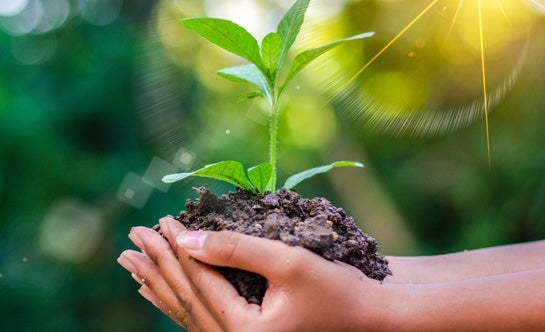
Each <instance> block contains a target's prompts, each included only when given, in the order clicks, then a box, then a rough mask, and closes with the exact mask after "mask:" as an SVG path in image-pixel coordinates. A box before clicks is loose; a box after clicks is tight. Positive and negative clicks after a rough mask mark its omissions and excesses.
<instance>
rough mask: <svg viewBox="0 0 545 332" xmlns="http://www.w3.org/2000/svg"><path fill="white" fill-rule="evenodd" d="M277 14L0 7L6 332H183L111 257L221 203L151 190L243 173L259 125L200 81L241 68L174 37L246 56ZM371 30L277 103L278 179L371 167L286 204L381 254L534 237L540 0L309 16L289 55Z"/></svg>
mask: <svg viewBox="0 0 545 332" xmlns="http://www.w3.org/2000/svg"><path fill="white" fill-rule="evenodd" d="M291 3H292V1H291V0H282V1H270V0H230V1H222V0H206V1H205V0H179V1H176V0H130V1H129V0H0V152H1V153H0V171H1V172H0V175H1V177H0V202H1V209H0V330H1V331H178V330H180V329H179V328H178V327H176V326H175V325H174V324H173V323H171V322H170V321H169V320H168V319H167V318H165V317H164V316H163V315H162V314H161V313H160V312H158V311H157V310H156V309H155V308H154V307H153V306H151V305H150V304H149V303H146V301H145V300H143V299H142V298H140V297H139V296H138V295H137V292H136V290H137V285H136V283H134V282H133V281H132V279H131V278H130V276H129V275H128V273H126V271H124V270H123V269H122V268H121V267H120V266H118V265H117V263H116V261H115V259H116V258H117V256H118V255H119V253H120V252H121V251H122V250H124V249H125V248H133V246H132V245H131V243H130V242H129V241H128V238H127V233H128V231H129V230H130V228H131V227H132V226H135V225H148V226H151V225H153V224H155V223H156V221H157V220H158V218H160V217H161V216H163V215H166V214H177V213H178V212H179V211H180V210H182V209H183V207H184V202H185V200H186V199H187V198H194V197H195V193H194V191H193V190H192V187H194V186H200V185H206V186H209V187H210V188H211V189H212V190H214V191H215V192H217V193H222V192H225V191H227V190H231V189H232V188H231V187H229V186H228V185H224V184H222V183H218V182H215V181H212V180H210V181H209V180H203V179H198V180H192V179H189V180H187V181H185V182H183V183H177V184H174V185H170V186H167V185H165V184H163V183H161V182H160V178H161V176H162V175H164V174H167V173H171V172H175V171H178V170H189V169H192V168H196V167H200V166H203V165H204V164H207V163H210V162H215V161H219V160H225V159H235V160H240V161H242V162H243V163H244V164H245V165H248V166H250V165H255V164H258V163H260V162H262V161H264V160H266V158H267V155H266V154H267V148H266V146H267V143H266V140H267V130H268V127H267V113H266V112H265V110H264V108H263V107H262V106H263V105H262V103H261V102H260V101H259V100H253V101H246V102H240V101H239V96H240V95H242V94H244V93H245V92H248V91H250V89H251V88H250V87H249V86H246V85H237V84H234V83H232V82H228V81H225V80H223V79H221V78H219V77H218V76H217V75H215V71H217V70H218V69H220V68H223V67H225V66H230V65H235V64H238V63H240V59H238V58H236V57H233V56H231V55H228V54H226V53H225V52H223V51H221V50H220V49H219V48H217V47H215V46H213V45H210V44H208V43H207V42H206V41H204V40H203V39H200V38H199V37H196V36H195V35H193V34H191V33H190V32H189V31H187V30H184V28H183V27H181V26H180V25H178V24H177V20H178V19H179V18H183V17H187V16H195V15H209V16H216V17H222V18H229V19H233V20H235V21H237V22H238V23H239V24H241V25H242V26H244V27H245V28H246V29H248V30H249V31H250V32H252V33H253V34H255V35H256V36H258V38H259V39H261V37H262V36H264V35H265V34H266V33H267V32H269V31H272V30H274V29H275V27H276V23H277V22H278V20H279V18H280V17H281V15H282V14H283V13H284V12H285V11H286V9H287V8H289V6H290V5H291ZM479 3H481V6H480V9H479V5H478V4H479ZM364 31H374V32H375V36H374V37H373V38H371V39H367V40H364V41H358V42H353V43H351V44H350V45H346V46H343V47H341V48H339V49H336V50H335V51H332V52H331V53H328V54H327V55H325V56H323V57H322V58H320V60H319V61H317V62H316V63H315V64H314V65H311V66H310V67H308V68H307V69H305V70H304V71H303V72H302V73H301V76H300V77H299V79H298V80H297V81H295V82H294V83H293V84H292V85H291V87H290V88H289V90H288V97H287V98H285V99H284V102H285V103H286V109H285V112H284V113H283V115H282V119H281V133H280V142H279V143H280V145H279V149H280V150H279V153H280V156H279V162H280V170H279V176H280V178H285V176H286V175H289V174H291V173H294V172H297V171H300V170H303V169H306V168H310V167H313V166H316V165H321V164H325V163H329V162H332V161H334V160H340V159H348V160H359V161H362V162H364V163H365V166H366V167H365V168H364V169H363V170H361V169H342V170H335V171H333V172H332V173H330V174H329V175H325V176H320V177H316V178H313V179H312V180H310V181H308V182H307V183H303V184H301V186H300V187H299V188H298V191H299V192H300V193H301V194H302V195H304V196H308V197H313V196H325V197H327V198H328V199H330V200H331V201H332V202H334V203H335V204H337V205H339V206H343V207H344V208H345V209H346V210H347V211H348V213H349V214H351V215H353V216H354V217H355V218H356V219H357V220H358V222H359V223H360V225H361V227H362V228H363V229H364V230H365V231H366V232H368V233H370V234H371V235H373V236H375V237H376V238H377V240H378V242H379V246H380V250H381V252H382V253H384V254H398V255H416V254H438V253H445V252H451V251H458V250H464V249H472V248H479V247H484V246H491V245H500V244H507V243H515V242H521V241H531V240H538V239H543V238H544V237H545V217H544V214H543V211H544V210H545V130H544V129H543V126H544V125H543V124H544V123H545V62H544V60H543V59H544V58H545V2H544V1H543V0H515V1H511V0H494V1H492V0H483V1H458V0H433V1H432V0H374V1H371V0H344V1H343V0H314V1H313V2H312V3H311V5H310V8H309V11H308V13H307V19H306V22H305V24H304V26H303V29H302V31H301V36H300V38H299V39H298V41H297V43H296V45H295V51H300V50H303V49H306V48H309V47H312V46H317V45H320V44H322V43H325V42H327V41H330V40H333V39H336V38H341V37H346V36H349V35H353V34H357V33H360V32H364ZM480 31H482V33H480ZM481 40H482V42H481ZM481 45H482V47H481ZM481 54H484V61H483V60H482V58H481ZM483 64H484V69H485V70H484V74H485V75H486V91H487V93H486V97H487V103H488V107H487V109H488V111H489V114H488V121H487V120H486V117H485V112H484V109H485V108H484V106H483V105H484V102H483V101H484V97H485V94H484V92H483ZM487 124H488V126H487ZM487 128H488V130H487ZM487 141H489V143H487Z"/></svg>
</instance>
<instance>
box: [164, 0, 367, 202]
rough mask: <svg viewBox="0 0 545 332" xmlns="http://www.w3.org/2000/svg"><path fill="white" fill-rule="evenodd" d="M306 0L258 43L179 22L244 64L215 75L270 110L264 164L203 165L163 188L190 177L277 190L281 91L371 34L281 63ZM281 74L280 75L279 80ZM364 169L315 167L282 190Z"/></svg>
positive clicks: (234, 29)
mask: <svg viewBox="0 0 545 332" xmlns="http://www.w3.org/2000/svg"><path fill="white" fill-rule="evenodd" d="M309 2H310V0H297V1H295V3H294V4H293V5H292V7H291V8H290V9H289V10H288V12H287V13H286V14H285V15H284V17H283V18H282V19H281V20H280V22H279V24H278V27H277V29H276V32H271V33H269V34H267V35H266V36H265V37H264V38H263V40H262V41H261V44H258V42H257V40H256V39H255V38H254V36H252V35H251V34H250V33H249V32H248V31H246V30H245V29H244V28H242V27H241V26H239V25H238V24H236V23H234V22H231V21H229V20H224V19H219V18H210V17H192V18H186V19H182V20H180V21H179V22H180V24H181V25H183V26H184V27H186V28H187V29H189V30H192V31H193V32H195V33H197V34H199V35H200V36H202V37H204V38H206V39H207V40H209V41H210V42H212V43H214V44H216V45H217V46H220V47H221V48H223V49H225V50H227V51H229V52H231V53H233V54H236V55H238V56H240V57H242V58H243V59H245V60H247V61H249V63H248V64H244V65H240V66H234V67H229V68H225V69H221V70H219V71H218V74H219V75H220V76H221V77H224V78H226V79H228V80H231V81H234V82H246V83H251V84H253V85H254V86H255V87H256V88H257V91H252V92H250V93H248V94H246V95H245V97H246V98H256V97H261V98H264V99H265V100H266V101H267V104H268V106H269V108H270V129H269V161H268V162H264V163H261V164H259V165H257V166H254V167H250V168H249V169H248V170H247V172H245V171H244V167H243V166H242V164H241V163H239V162H237V161H221V162H218V163H214V164H210V165H206V166H205V167H203V168H201V169H198V170H196V171H193V172H187V173H177V174H170V175H166V176H165V177H163V181H164V182H166V183H172V182H175V181H179V180H182V179H184V178H186V177H189V176H199V177H208V178H214V179H218V180H222V181H225V182H228V183H231V184H233V185H235V186H236V187H238V188H241V189H245V190H251V191H257V192H259V193H260V194H264V193H265V192H267V191H269V192H274V191H275V190H276V181H277V179H276V174H277V151H276V146H277V136H278V119H279V116H280V112H281V109H280V107H279V99H280V97H281V96H282V94H283V92H284V91H285V88H286V86H287V85H288V84H289V83H290V82H291V81H292V80H293V78H294V77H295V76H296V75H297V74H298V73H299V72H300V71H301V70H302V69H303V68H304V67H305V66H307V65H308V64H309V63H310V62H312V61H313V60H314V59H316V58H318V57H319V56H320V55H322V54H324V53H326V52H327V51H329V50H331V49H333V48H335V47H337V46H339V45H341V44H343V43H346V42H349V41H353V40H359V39H363V38H367V37H370V36H372V35H373V33H372V32H367V33H362V34H359V35H355V36H352V37H349V38H344V39H339V40H335V41H332V42H330V43H327V44H325V45H321V46H318V47H315V48H312V49H309V50H306V51H303V52H301V53H299V54H297V55H296V56H295V58H294V59H293V61H291V63H290V64H289V65H288V64H286V62H287V61H286V57H287V55H288V52H289V51H290V49H291V47H292V46H293V43H294V42H295V39H296V37H297V35H298V34H299V31H300V29H301V26H302V24H303V21H304V16H305V12H306V11H307V8H308V5H309ZM280 72H282V73H284V75H279V73H280ZM346 166H351V167H363V164H361V163H359V162H353V161H337V162H333V163H331V164H329V165H324V166H319V167H315V168H311V169H308V170H305V171H303V172H300V173H297V174H295V175H292V176H290V177H289V178H288V179H287V180H286V182H285V183H284V185H283V187H285V188H287V189H291V188H293V187H294V186H295V185H297V184H298V183H300V182H301V181H303V180H305V179H307V178H310V177H312V176H314V175H316V174H320V173H325V172H328V171H329V170H331V169H333V168H337V167H346Z"/></svg>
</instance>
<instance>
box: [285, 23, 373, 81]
mask: <svg viewBox="0 0 545 332" xmlns="http://www.w3.org/2000/svg"><path fill="white" fill-rule="evenodd" d="M373 34H374V32H366V33H362V34H359V35H355V36H352V37H348V38H343V39H339V40H335V41H333V42H330V43H327V44H325V45H322V46H318V47H314V48H311V49H310V50H306V51H304V52H302V53H299V54H298V55H297V56H296V57H295V59H293V63H292V65H291V68H290V70H289V72H288V75H287V76H286V80H285V81H284V84H283V85H282V87H281V88H280V91H282V90H284V87H286V86H287V85H288V83H289V82H290V81H291V80H292V79H293V77H294V76H295V75H296V74H297V73H298V72H300V71H301V69H303V68H304V67H306V66H307V65H308V64H309V63H310V62H312V61H313V60H314V59H316V58H318V57H319V56H320V55H322V54H324V53H326V52H327V51H329V50H331V49H333V48H335V47H337V46H339V45H341V44H343V43H346V42H349V41H352V40H359V39H363V38H368V37H371V36H372V35H373Z"/></svg>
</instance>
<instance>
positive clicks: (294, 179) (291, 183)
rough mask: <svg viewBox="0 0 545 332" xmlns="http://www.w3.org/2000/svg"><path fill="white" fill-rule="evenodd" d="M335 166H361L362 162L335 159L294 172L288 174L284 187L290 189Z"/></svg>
mask: <svg viewBox="0 0 545 332" xmlns="http://www.w3.org/2000/svg"><path fill="white" fill-rule="evenodd" d="M337 167H363V164H362V163H359V162H355V161H345V160H343V161H336V162H334V163H331V164H329V165H324V166H318V167H314V168H311V169H307V170H306V171H302V172H301V173H297V174H294V175H292V176H290V177H289V178H288V179H287V180H286V183H284V188H286V189H291V188H293V187H295V186H296V185H298V184H299V183H300V182H301V181H304V180H306V179H308V178H310V177H313V176H314V175H316V174H321V173H326V172H329V171H330V170H332V169H333V168H337Z"/></svg>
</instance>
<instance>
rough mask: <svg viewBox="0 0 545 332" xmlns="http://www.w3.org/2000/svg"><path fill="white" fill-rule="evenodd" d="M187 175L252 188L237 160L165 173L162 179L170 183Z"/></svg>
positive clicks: (247, 188)
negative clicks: (187, 170)
mask: <svg viewBox="0 0 545 332" xmlns="http://www.w3.org/2000/svg"><path fill="white" fill-rule="evenodd" d="M189 176H199V177H204V178H212V179H216V180H221V181H224V182H227V183H230V184H233V185H235V186H236V187H237V188H242V189H246V190H253V186H252V184H251V183H250V181H249V180H248V178H247V177H246V174H245V173H244V168H243V167H242V164H241V163H239V162H238V161H220V162H218V163H215V164H210V165H206V166H204V167H203V168H201V169H198V170H196V171H193V172H188V173H177V174H169V175H165V176H164V177H163V179H162V180H163V182H165V183H172V182H176V181H180V180H182V179H185V178H187V177H189Z"/></svg>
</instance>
